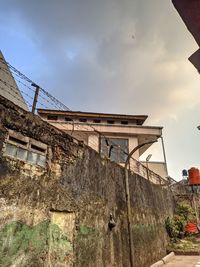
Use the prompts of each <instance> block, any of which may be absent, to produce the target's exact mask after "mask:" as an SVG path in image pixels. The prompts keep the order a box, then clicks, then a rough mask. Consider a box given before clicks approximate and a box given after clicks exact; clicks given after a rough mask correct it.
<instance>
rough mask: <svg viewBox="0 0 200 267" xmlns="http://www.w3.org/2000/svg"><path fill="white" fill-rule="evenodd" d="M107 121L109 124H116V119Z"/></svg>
mask: <svg viewBox="0 0 200 267" xmlns="http://www.w3.org/2000/svg"><path fill="white" fill-rule="evenodd" d="M107 123H109V124H114V123H115V121H113V120H107Z"/></svg>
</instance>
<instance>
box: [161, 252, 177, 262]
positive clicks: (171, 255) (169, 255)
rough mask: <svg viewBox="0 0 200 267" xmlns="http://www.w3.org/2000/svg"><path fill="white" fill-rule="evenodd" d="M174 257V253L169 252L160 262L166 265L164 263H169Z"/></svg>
mask: <svg viewBox="0 0 200 267" xmlns="http://www.w3.org/2000/svg"><path fill="white" fill-rule="evenodd" d="M174 256H175V254H174V252H171V253H169V254H168V255H167V256H165V257H164V258H162V260H163V262H164V263H165V264H166V263H168V262H170V261H171V260H172V259H173V258H174Z"/></svg>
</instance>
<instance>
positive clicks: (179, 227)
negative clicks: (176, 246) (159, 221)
mask: <svg viewBox="0 0 200 267" xmlns="http://www.w3.org/2000/svg"><path fill="white" fill-rule="evenodd" d="M194 220H195V212H194V210H193V209H192V207H191V206H190V205H189V204H187V203H185V202H180V203H178V204H177V207H176V211H175V214H174V216H173V217H172V218H170V217H168V218H167V219H166V221H165V227H166V230H167V233H168V235H169V237H170V238H171V239H173V240H174V241H176V240H177V239H178V238H182V237H183V236H184V234H185V230H184V229H185V226H186V225H187V223H188V222H193V221H194Z"/></svg>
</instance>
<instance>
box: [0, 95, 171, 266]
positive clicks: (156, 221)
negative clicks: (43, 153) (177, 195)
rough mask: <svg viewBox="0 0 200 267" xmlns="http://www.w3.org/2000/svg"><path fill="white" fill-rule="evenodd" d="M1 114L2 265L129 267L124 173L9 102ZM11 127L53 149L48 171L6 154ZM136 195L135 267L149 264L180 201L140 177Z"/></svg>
mask: <svg viewBox="0 0 200 267" xmlns="http://www.w3.org/2000/svg"><path fill="white" fill-rule="evenodd" d="M0 114H1V123H0V133H1V134H0V151H1V154H0V188H1V190H0V192H1V195H0V208H1V211H2V212H1V213H0V229H1V230H0V242H1V243H0V246H1V248H0V259H1V262H0V266H2V267H5V266H12V265H14V264H15V266H16V267H18V266H19V267H21V266H22V267H23V266H41V267H42V266H76V267H111V266H117V267H129V266H130V260H129V241H128V240H129V239H128V229H127V213H126V201H125V185H124V169H123V168H122V167H120V166H119V165H117V164H115V163H112V162H110V161H109V160H105V159H102V158H101V157H100V156H99V154H98V153H97V152H95V151H94V150H92V149H90V148H89V147H87V146H84V145H83V144H82V143H80V144H77V143H74V142H73V140H72V138H71V137H69V136H68V135H67V134H65V133H63V132H61V131H59V130H58V129H56V128H54V127H52V126H50V125H49V124H48V123H46V122H43V121H42V120H41V119H40V118H39V117H38V116H35V115H33V114H30V113H27V112H25V111H23V110H21V109H19V108H17V107H16V106H14V105H13V104H12V103H10V102H8V101H6V100H5V99H3V98H2V97H0ZM8 129H12V130H14V131H16V132H19V133H21V134H23V135H24V136H28V137H31V138H34V139H35V140H38V141H41V142H43V143H45V144H47V146H48V155H47V165H46V167H45V168H42V167H39V166H34V165H30V164H28V163H27V162H23V161H19V160H16V159H12V158H9V157H5V156H4V154H3V153H4V146H5V143H6V141H5V140H6V137H7V135H8ZM130 197H131V214H132V216H131V228H132V232H133V238H134V263H135V267H149V266H150V265H151V264H152V263H153V262H155V261H157V260H158V259H160V258H161V257H162V256H164V255H165V253H166V244H167V235H166V232H165V228H164V220H165V219H166V218H167V216H169V215H170V214H172V213H173V200H172V197H171V194H170V192H169V191H168V190H167V189H165V188H162V187H159V186H158V185H153V184H151V183H150V182H148V181H147V180H146V179H144V178H142V177H139V176H138V175H136V174H135V175H130ZM110 213H112V214H113V218H114V220H115V222H116V227H114V228H113V229H112V230H109V228H108V222H109V215H110Z"/></svg>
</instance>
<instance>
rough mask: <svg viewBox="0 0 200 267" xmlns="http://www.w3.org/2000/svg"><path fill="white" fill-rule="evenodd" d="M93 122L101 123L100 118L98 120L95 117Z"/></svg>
mask: <svg viewBox="0 0 200 267" xmlns="http://www.w3.org/2000/svg"><path fill="white" fill-rule="evenodd" d="M93 122H94V123H101V120H99V119H95V120H93Z"/></svg>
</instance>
